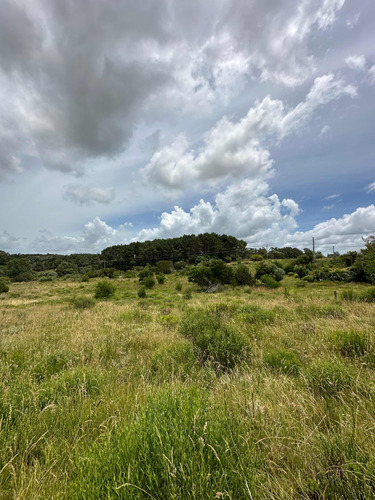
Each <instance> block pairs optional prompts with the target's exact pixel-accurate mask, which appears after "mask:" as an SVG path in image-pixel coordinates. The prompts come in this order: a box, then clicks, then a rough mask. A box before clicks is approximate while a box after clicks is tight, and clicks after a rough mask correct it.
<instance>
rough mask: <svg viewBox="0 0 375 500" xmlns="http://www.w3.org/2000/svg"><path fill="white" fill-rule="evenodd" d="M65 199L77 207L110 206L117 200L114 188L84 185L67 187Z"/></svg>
mask: <svg viewBox="0 0 375 500" xmlns="http://www.w3.org/2000/svg"><path fill="white" fill-rule="evenodd" d="M63 196H64V199H66V200H69V201H72V202H73V203H76V204H77V205H81V206H82V205H93V204H95V203H104V204H108V203H110V202H111V201H113V200H114V198H115V190H114V189H113V188H100V187H92V186H84V185H72V184H71V185H69V186H65V189H64V195H63Z"/></svg>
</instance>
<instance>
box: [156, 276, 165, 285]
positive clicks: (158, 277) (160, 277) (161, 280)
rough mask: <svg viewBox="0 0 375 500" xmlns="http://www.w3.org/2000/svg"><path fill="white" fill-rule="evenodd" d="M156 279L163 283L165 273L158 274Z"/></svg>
mask: <svg viewBox="0 0 375 500" xmlns="http://www.w3.org/2000/svg"><path fill="white" fill-rule="evenodd" d="M156 279H157V280H158V283H159V285H162V284H163V283H164V282H165V275H164V274H158V275H157V276H156Z"/></svg>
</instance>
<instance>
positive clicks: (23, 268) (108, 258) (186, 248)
mask: <svg viewBox="0 0 375 500" xmlns="http://www.w3.org/2000/svg"><path fill="white" fill-rule="evenodd" d="M374 241H375V240H374V237H370V238H369V239H368V240H366V249H364V250H362V251H361V252H360V253H357V252H348V253H347V254H344V255H342V256H340V255H339V254H333V255H331V257H332V258H333V260H334V259H340V260H337V262H336V263H335V262H334V261H333V262H332V263H331V264H332V265H337V266H338V267H340V266H344V267H350V268H351V275H350V279H354V280H355V281H367V282H370V283H374V282H375V264H374V255H375V254H374V248H375V243H374ZM311 256H312V252H311V250H309V249H307V248H305V249H304V251H302V250H299V249H298V248H292V247H284V248H271V249H270V250H269V251H268V250H266V249H265V248H247V244H246V242H245V241H243V240H240V239H237V238H235V237H234V236H228V235H225V234H223V235H218V234H216V233H204V234H199V235H197V236H195V235H184V236H181V237H179V238H170V239H157V240H153V241H145V242H133V243H129V244H126V245H115V246H111V247H108V248H105V249H104V250H103V251H102V252H101V253H100V254H71V255H56V254H9V253H7V252H5V251H2V250H0V279H1V278H2V279H8V280H11V281H31V280H35V279H39V280H40V281H50V280H53V279H56V278H61V277H68V276H74V275H75V276H77V277H79V276H85V277H87V278H93V277H97V276H108V277H113V276H114V274H118V273H121V272H126V271H129V270H131V269H137V268H142V267H144V266H156V267H159V268H160V269H162V268H165V269H171V270H178V269H182V268H184V267H185V266H189V265H190V266H191V265H196V264H199V263H202V262H205V261H206V262H207V261H209V260H210V259H220V260H222V261H224V262H227V263H229V262H233V261H241V260H242V259H251V260H253V261H261V260H263V259H292V260H294V261H295V263H294V264H293V265H292V268H290V269H288V270H287V272H292V271H293V272H296V271H295V269H294V267H293V266H294V265H295V264H296V265H297V266H298V265H300V264H303V265H310V267H311V260H312V257H311ZM322 257H323V255H322V254H321V253H320V252H316V253H315V254H314V259H319V258H322ZM305 261H306V262H305ZM163 263H164V265H163ZM285 265H286V264H285ZM288 265H289V264H288ZM284 267H285V266H284ZM289 267H290V265H289ZM297 270H298V269H297ZM307 271H308V270H304V272H307ZM310 271H311V269H310ZM301 273H302V271H301V272H300V273H299V274H301ZM302 274H303V273H302ZM348 279H349V278H348Z"/></svg>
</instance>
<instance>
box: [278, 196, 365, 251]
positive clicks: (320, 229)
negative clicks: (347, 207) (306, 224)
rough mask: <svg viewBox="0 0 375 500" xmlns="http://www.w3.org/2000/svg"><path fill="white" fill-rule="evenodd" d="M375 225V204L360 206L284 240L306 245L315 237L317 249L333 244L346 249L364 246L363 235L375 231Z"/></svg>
mask: <svg viewBox="0 0 375 500" xmlns="http://www.w3.org/2000/svg"><path fill="white" fill-rule="evenodd" d="M374 227H375V205H370V206H368V207H359V208H357V210H355V211H354V212H352V213H350V214H345V215H344V216H343V217H341V218H339V219H335V218H332V219H329V220H327V221H325V222H321V223H320V224H317V225H316V226H315V227H314V228H313V229H312V230H310V231H306V232H300V231H297V232H295V233H294V234H291V235H288V237H287V238H285V239H284V241H285V242H286V243H287V244H290V245H293V246H300V247H301V246H304V245H308V244H311V240H312V238H313V237H314V238H315V242H316V247H317V249H318V250H319V249H322V250H324V249H329V248H330V247H331V246H332V245H335V246H337V250H339V251H346V250H350V249H351V248H354V247H357V248H361V247H363V240H362V237H367V236H369V235H371V234H373V233H374Z"/></svg>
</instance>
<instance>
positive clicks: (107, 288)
mask: <svg viewBox="0 0 375 500" xmlns="http://www.w3.org/2000/svg"><path fill="white" fill-rule="evenodd" d="M115 290H116V287H115V285H114V284H113V283H111V282H110V281H99V282H98V283H97V284H96V287H95V298H96V299H106V298H109V297H113V295H114V294H115Z"/></svg>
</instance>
